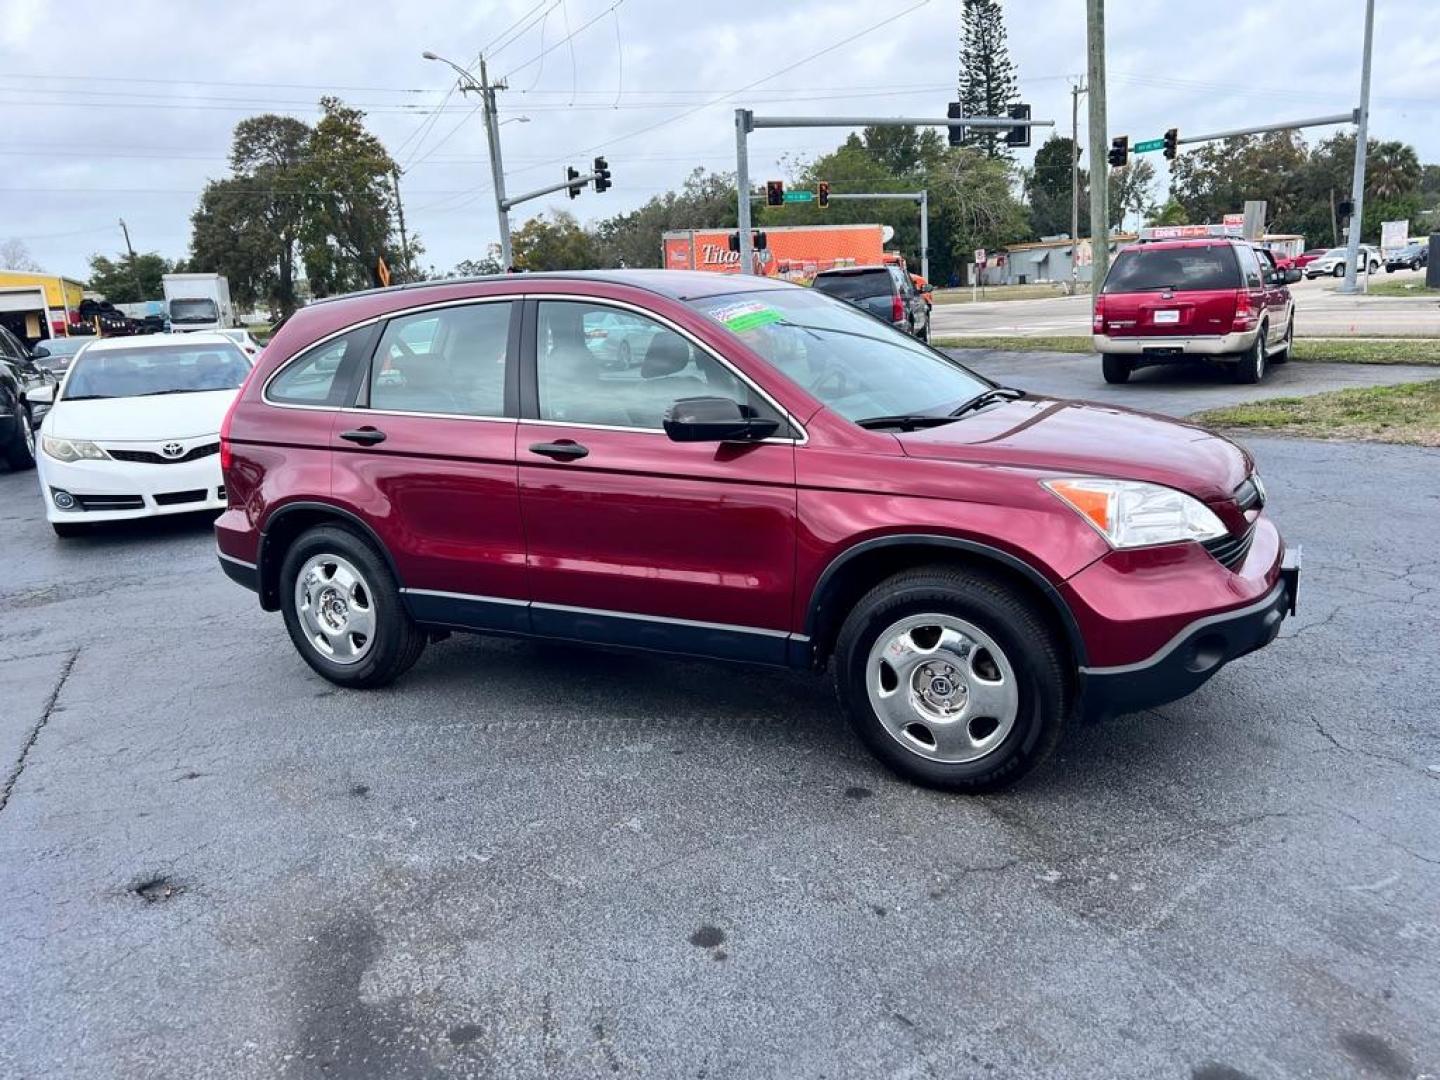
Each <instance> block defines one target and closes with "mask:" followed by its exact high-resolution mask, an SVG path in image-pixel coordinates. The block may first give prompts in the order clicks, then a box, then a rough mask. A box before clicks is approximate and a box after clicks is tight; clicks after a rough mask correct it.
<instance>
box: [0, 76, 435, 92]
mask: <svg viewBox="0 0 1440 1080" xmlns="http://www.w3.org/2000/svg"><path fill="white" fill-rule="evenodd" d="M0 79H22V80H25V81H27V82H28V81H30V80H33V79H63V80H66V81H68V82H84V83H95V82H128V83H154V84H160V85H165V86H229V87H254V86H263V87H278V88H280V89H282V90H324V91H327V92H331V93H333V92H334V91H336V90H344V91H346V92H347V93H348V92H352V91H357V90H358V91H365V92H371V91H373V92H374V93H377V94H428V93H431V92H432V91H429V90H419V89H416V88H414V87H409V86H334V85H329V84H321V83H279V82H271V81H269V80H268V79H267V80H266V81H264V82H219V81H216V80H214V79H155V78H148V77H141V76H138V75H55V74H52V73H51V72H45V73H43V74H41V73H39V72H37V73H34V74H29V75H25V74H21V73H19V72H0Z"/></svg>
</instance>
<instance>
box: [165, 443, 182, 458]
mask: <svg viewBox="0 0 1440 1080" xmlns="http://www.w3.org/2000/svg"><path fill="white" fill-rule="evenodd" d="M160 452H161V453H162V454H164V455H165V456H166V457H172V458H173V457H179V456H180V455H181V454H183V453H185V448H184V447H183V446H181V445H180V444H179V443H178V442H167V443H166V444H165V445H164V446H162V447H161V448H160Z"/></svg>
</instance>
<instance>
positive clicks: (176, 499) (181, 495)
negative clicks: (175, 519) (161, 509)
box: [155, 488, 205, 506]
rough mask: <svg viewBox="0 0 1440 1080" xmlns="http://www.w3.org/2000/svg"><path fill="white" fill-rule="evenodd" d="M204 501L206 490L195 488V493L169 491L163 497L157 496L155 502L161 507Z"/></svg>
mask: <svg viewBox="0 0 1440 1080" xmlns="http://www.w3.org/2000/svg"><path fill="white" fill-rule="evenodd" d="M204 501H205V489H204V488H195V489H194V490H193V491H167V492H165V493H164V494H162V495H156V496H155V502H156V503H157V504H158V505H160V506H178V505H180V504H181V503H192V502H204Z"/></svg>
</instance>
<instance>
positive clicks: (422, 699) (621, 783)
mask: <svg viewBox="0 0 1440 1080" xmlns="http://www.w3.org/2000/svg"><path fill="white" fill-rule="evenodd" d="M967 359H970V360H972V361H973V362H975V363H976V366H977V367H979V368H980V369H981V370H985V371H987V372H992V373H995V374H1004V377H1005V378H1006V379H1007V380H1008V381H1012V382H1014V383H1016V384H1018V385H1021V386H1025V385H1034V386H1035V388H1036V389H1045V390H1051V389H1055V390H1059V389H1062V388H1063V387H1064V385H1065V380H1066V379H1067V378H1068V379H1069V380H1070V383H1071V384H1073V385H1072V386H1071V388H1070V390H1069V392H1071V393H1085V394H1087V395H1089V396H1100V390H1101V387H1100V385H1099V374H1098V370H1096V362H1095V361H1094V360H1093V358H1075V357H1071V358H1066V362H1067V363H1071V362H1073V363H1074V364H1076V365H1080V364H1081V363H1082V361H1083V363H1084V365H1085V367H1083V368H1082V367H1080V366H1076V367H1075V368H1074V369H1073V370H1071V369H1066V370H1065V371H1059V372H1057V371H1055V370H1054V369H1053V368H1051V367H1050V366H1049V365H1047V366H1046V367H1045V369H1044V370H1043V371H1042V370H1041V368H1040V367H1039V366H1038V365H1037V364H1036V363H1035V361H1034V360H1033V359H1030V360H1027V359H1026V358H1024V357H1016V356H1014V355H1013V354H1011V355H1004V354H990V355H988V356H978V357H975V356H968V355H967ZM1324 367H1325V366H1322V365H1290V366H1289V367H1288V368H1282V369H1277V371H1276V373H1275V375H1274V378H1275V379H1276V380H1277V382H1276V383H1275V384H1273V385H1271V384H1267V385H1266V386H1264V387H1260V388H1247V389H1248V390H1249V391H1250V392H1252V393H1255V392H1256V391H1258V392H1259V393H1257V394H1256V396H1264V395H1265V394H1267V393H1274V392H1276V387H1277V386H1279V385H1280V382H1279V381H1278V380H1283V379H1286V378H1300V379H1305V380H1314V381H1311V382H1307V383H1306V384H1305V386H1304V387H1303V388H1304V389H1321V388H1325V387H1324V386H1323V385H1321V383H1322V382H1323V380H1324V379H1326V378H1339V377H1340V376H1339V375H1338V374H1336V373H1333V372H1326V371H1325V370H1324ZM1302 368H1303V372H1302ZM1432 370H1433V369H1432ZM1067 371H1068V374H1067ZM1087 372H1088V374H1087ZM1386 374H1388V373H1387V372H1385V371H1383V370H1379V369H1377V370H1376V372H1375V373H1374V374H1373V375H1372V374H1371V372H1370V371H1369V370H1367V371H1366V373H1365V377H1367V378H1382V377H1385V375H1386ZM1044 378H1048V379H1052V380H1057V383H1056V385H1053V386H1052V385H1050V384H1046V385H1043V386H1042V385H1040V384H1039V380H1041V379H1044ZM1287 389H1289V387H1287ZM1240 390H1241V388H1238V387H1235V386H1233V385H1232V384H1228V383H1226V382H1224V381H1223V380H1220V379H1216V380H1210V379H1208V378H1207V377H1205V376H1203V375H1202V376H1195V375H1193V373H1192V375H1190V376H1189V377H1186V376H1184V375H1183V374H1179V373H1172V372H1160V373H1156V376H1155V378H1154V379H1153V380H1152V379H1147V378H1146V377H1145V376H1144V374H1142V375H1141V376H1139V377H1137V380H1136V382H1135V383H1134V384H1133V385H1131V386H1129V387H1123V388H1112V395H1113V396H1107V397H1105V400H1107V401H1117V400H1120V397H1121V394H1120V392H1121V391H1123V398H1124V403H1126V404H1132V405H1135V406H1137V407H1142V408H1153V409H1157V410H1160V411H1167V412H1172V413H1176V414H1183V413H1184V412H1188V411H1193V410H1195V409H1199V408H1205V407H1209V406H1211V405H1217V404H1224V403H1227V402H1229V401H1231V400H1234V399H1233V398H1232V397H1230V396H1224V397H1222V396H1220V395H1222V394H1223V395H1233V394H1234V393H1236V392H1238V391H1240ZM1253 448H1254V450H1255V451H1256V453H1257V456H1258V458H1259V463H1260V468H1261V471H1262V472H1263V473H1264V475H1265V477H1266V480H1267V483H1268V485H1269V488H1270V493H1271V505H1272V509H1273V513H1274V515H1275V517H1276V519H1277V520H1278V521H1279V522H1280V524H1281V525H1282V527H1283V528H1284V529H1285V531H1286V534H1287V536H1288V538H1289V539H1290V540H1291V541H1292V542H1295V543H1300V544H1303V545H1304V548H1305V566H1306V571H1305V573H1306V576H1305V580H1304V584H1303V587H1302V591H1301V596H1300V614H1299V616H1298V617H1297V618H1296V619H1295V620H1293V621H1291V622H1289V623H1287V625H1286V626H1285V628H1284V630H1283V631H1282V635H1281V639H1280V641H1279V642H1277V643H1276V644H1275V645H1274V646H1273V647H1271V648H1269V649H1266V650H1264V651H1263V652H1261V653H1259V654H1256V655H1255V656H1253V657H1249V658H1247V659H1245V660H1242V661H1239V662H1238V663H1236V664H1235V665H1233V666H1231V667H1229V668H1227V669H1226V670H1224V671H1223V672H1221V673H1220V674H1219V675H1218V676H1217V677H1216V678H1215V679H1214V680H1213V681H1212V682H1211V683H1209V684H1208V685H1207V686H1205V687H1204V688H1203V689H1202V690H1201V691H1200V692H1199V693H1197V694H1196V695H1195V696H1194V697H1192V698H1190V699H1188V700H1186V701H1182V702H1179V703H1176V704H1173V705H1169V706H1165V707H1164V708H1162V709H1160V710H1158V711H1155V712H1153V713H1149V714H1145V715H1139V716H1131V717H1126V718H1123V719H1121V720H1118V721H1115V722H1112V723H1110V724H1107V725H1105V726H1103V727H1100V728H1094V729H1076V730H1072V731H1071V732H1070V733H1069V734H1068V735H1067V737H1066V739H1065V742H1064V743H1063V744H1062V746H1061V749H1060V751H1059V752H1058V753H1057V755H1056V757H1055V758H1054V759H1053V760H1052V761H1051V762H1050V763H1049V764H1048V765H1046V766H1044V767H1042V769H1041V770H1039V771H1038V772H1037V773H1036V774H1035V775H1034V776H1033V777H1032V778H1031V779H1029V780H1028V781H1027V782H1026V783H1024V784H1022V785H1021V786H1020V787H1018V788H1016V789H1014V790H1013V791H1011V792H1009V793H1007V794H1005V795H1002V796H996V797H986V798H971V799H965V798H958V797H952V796H943V795H938V794H935V793H932V792H927V791H922V790H920V789H917V788H914V787H911V786H909V785H907V784H904V783H901V782H898V781H896V780H894V779H893V778H891V777H890V776H889V775H888V774H886V773H884V772H883V771H881V769H880V768H879V766H877V764H876V763H875V762H874V761H873V759H871V757H870V756H869V755H868V754H867V753H866V752H865V751H864V750H863V748H862V747H860V745H859V744H858V743H857V742H856V741H855V739H854V738H853V737H852V736H851V735H850V733H849V732H848V730H847V729H846V728H845V727H844V726H843V724H842V722H841V720H840V717H839V715H838V711H837V709H836V708H835V706H834V701H833V696H832V694H831V691H830V688H829V685H828V682H827V681H825V680H824V679H821V678H818V677H813V676H802V675H795V674H792V673H787V672H778V671H776V672H772V671H768V670H752V669H741V668H730V667H725V666H722V665H716V664H704V663H697V662H687V661H677V660H671V659H661V658H654V657H649V656H644V655H637V654H621V653H612V652H605V651H600V650H590V649H581V648H577V647H568V646H562V645H556V644H532V643H525V642H510V641H498V640H482V639H478V638H460V637H457V638H455V639H452V640H450V641H448V642H446V643H443V644H441V645H439V646H437V647H434V648H432V649H430V650H429V651H428V652H427V653H426V654H425V656H424V657H423V658H422V660H421V662H420V663H419V665H418V666H417V667H416V669H415V670H414V671H413V672H412V673H411V674H410V675H409V676H407V677H406V678H404V679H402V680H401V681H400V683H398V684H397V685H396V686H395V687H394V688H392V689H390V690H386V691H378V692H372V693H356V692H351V691H345V690H339V689H336V688H335V687H333V686H330V685H329V684H327V683H325V682H323V681H321V680H320V679H319V678H318V677H316V676H315V675H314V674H313V673H311V671H310V670H309V669H308V668H307V667H305V666H304V665H303V664H302V663H301V662H300V660H299V659H298V658H297V657H296V655H295V653H294V650H293V648H292V647H291V645H290V643H289V641H288V639H287V638H286V636H285V633H284V630H283V627H282V625H281V622H280V619H279V617H278V616H275V615H265V614H264V613H262V612H260V611H259V610H258V609H257V608H256V606H255V603H254V598H253V596H251V595H249V594H248V593H245V592H244V591H242V590H240V589H238V588H236V587H235V586H234V585H232V584H230V583H229V582H228V581H227V580H225V579H224V577H223V576H222V575H221V574H220V572H219V570H218V569H217V567H216V565H215V559H214V555H213V541H212V538H211V535H210V532H209V528H208V525H207V523H206V522H204V521H199V522H194V521H183V520H182V521H174V522H165V523H160V524H144V525H138V526H129V527H121V528H117V529H115V530H114V531H113V532H109V533H105V534H100V535H97V536H95V537H89V538H85V539H81V540H77V541H72V542H65V543H61V542H59V541H57V540H55V538H54V537H53V536H52V535H51V534H50V530H49V528H48V527H47V526H46V524H45V522H44V519H43V514H42V510H41V504H40V500H39V497H38V494H37V492H36V491H35V480H34V477H33V474H0V550H3V551H4V552H5V566H6V570H7V573H6V574H5V576H4V579H3V581H0V781H3V782H4V783H5V787H4V789H3V790H4V796H3V798H4V802H5V804H4V806H3V809H0V866H4V867H5V868H6V872H5V873H4V874H3V875H0V936H3V939H4V940H5V941H6V942H7V948H6V949H4V950H0V1075H6V1076H10V1075H16V1076H48V1075H64V1076H79V1077H88V1076H95V1077H102V1076H129V1075H142V1074H144V1075H185V1076H255V1077H268V1076H274V1075H291V1076H351V1077H376V1078H379V1077H401V1076H426V1075H456V1076H464V1075H491V1076H516V1077H520V1076H534V1075H553V1076H591V1075H595V1074H597V1073H611V1074H620V1075H653V1076H671V1075H676V1074H677V1069H676V1067H675V1066H676V1064H677V1062H678V1063H683V1064H684V1065H685V1066H687V1067H688V1068H687V1070H686V1071H687V1072H688V1073H689V1074H691V1075H706V1076H711V1077H729V1076H735V1077H753V1076H822V1075H824V1076H843V1075H864V1076H874V1075H937V1076H971V1075H996V1076H1030V1075H1062V1074H1064V1075H1113V1076H1136V1077H1140V1076H1157V1075H1164V1076H1194V1077H1210V1078H1211V1080H1214V1078H1219V1077H1229V1078H1231V1080H1235V1078H1237V1077H1255V1078H1262V1077H1263V1078H1268V1077H1285V1076H1297V1075H1311V1076H1317V1077H1321V1076H1323V1077H1366V1076H1377V1077H1390V1076H1417V1075H1423V1074H1425V1073H1427V1072H1432V1073H1433V1072H1436V1071H1437V1062H1440V1033H1437V1030H1436V1027H1435V1024H1434V1022H1433V1021H1434V1016H1435V1015H1436V1014H1437V1012H1440V987H1437V986H1436V984H1435V981H1434V979H1433V972H1434V970H1435V968H1436V965H1437V963H1440V927H1437V918H1436V910H1437V909H1436V902H1435V896H1436V894H1437V889H1440V839H1437V833H1436V830H1435V827H1434V823H1435V821H1436V820H1437V812H1440V716H1437V706H1436V701H1437V700H1440V685H1437V677H1436V675H1435V672H1434V665H1433V662H1431V660H1430V659H1429V658H1431V657H1433V655H1434V654H1435V651H1436V649H1435V642H1436V641H1437V635H1440V616H1437V614H1436V609H1435V606H1434V602H1435V599H1436V597H1437V596H1440V554H1437V552H1436V550H1435V546H1434V522H1435V520H1436V518H1437V515H1440V471H1437V470H1436V468H1435V463H1436V456H1435V453H1434V452H1433V451H1424V450H1412V449H1406V448H1398V447H1384V446H1366V445H1348V444H1331V443H1306V442H1300V441H1283V440H1255V441H1254V442H1253ZM1057 1063H1064V1067H1063V1068H1059V1067H1058V1066H1057ZM1057 1069H1058V1071H1057Z"/></svg>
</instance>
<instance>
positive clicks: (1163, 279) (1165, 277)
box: [1104, 244, 1258, 293]
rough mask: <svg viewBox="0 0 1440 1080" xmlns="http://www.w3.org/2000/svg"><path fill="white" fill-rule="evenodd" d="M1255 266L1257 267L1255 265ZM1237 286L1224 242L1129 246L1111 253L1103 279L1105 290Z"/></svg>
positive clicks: (1230, 253)
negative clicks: (1175, 246)
mask: <svg viewBox="0 0 1440 1080" xmlns="http://www.w3.org/2000/svg"><path fill="white" fill-rule="evenodd" d="M1257 269H1258V267H1257ZM1239 285H1240V271H1239V268H1238V267H1237V266H1236V263H1235V252H1234V250H1233V249H1232V248H1231V247H1230V246H1229V245H1228V244H1215V245H1212V246H1210V247H1187V248H1143V247H1142V248H1132V249H1129V250H1126V251H1122V252H1120V254H1118V255H1117V256H1115V263H1114V265H1113V266H1111V267H1110V274H1109V276H1107V277H1106V278H1105V288H1104V291H1105V292H1107V293H1127V292H1155V291H1159V290H1161V289H1174V290H1175V291H1176V292H1193V291H1198V290H1203V289H1234V288H1238V287H1239Z"/></svg>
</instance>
